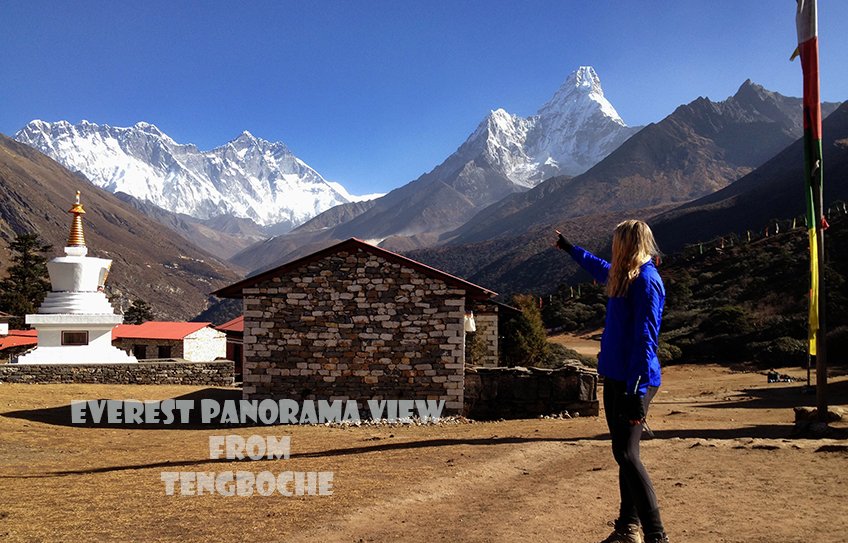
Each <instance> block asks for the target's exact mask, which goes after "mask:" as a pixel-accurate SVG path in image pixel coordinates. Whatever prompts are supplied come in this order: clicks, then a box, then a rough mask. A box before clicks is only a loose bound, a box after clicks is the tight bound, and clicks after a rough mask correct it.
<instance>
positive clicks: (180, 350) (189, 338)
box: [112, 321, 227, 362]
mask: <svg viewBox="0 0 848 543" xmlns="http://www.w3.org/2000/svg"><path fill="white" fill-rule="evenodd" d="M112 345H114V346H115V347H118V348H120V349H123V350H125V351H127V352H128V353H131V354H132V355H134V356H135V357H136V358H137V359H138V360H151V359H157V358H181V359H184V360H188V361H189V362H210V361H212V360H216V359H218V358H224V357H226V355H227V337H226V335H225V334H224V332H220V331H218V330H216V329H214V328H212V326H211V323H209V322H163V321H149V322H145V323H143V324H119V325H118V326H116V327H115V329H114V330H113V331H112Z"/></svg>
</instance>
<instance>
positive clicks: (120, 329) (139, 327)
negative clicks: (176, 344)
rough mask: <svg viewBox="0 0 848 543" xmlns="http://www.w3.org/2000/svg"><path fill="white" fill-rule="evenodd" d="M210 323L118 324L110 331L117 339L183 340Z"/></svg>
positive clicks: (114, 338) (158, 322)
mask: <svg viewBox="0 0 848 543" xmlns="http://www.w3.org/2000/svg"><path fill="white" fill-rule="evenodd" d="M211 324H212V323H211V322H168V321H149V322H145V323H144V324H119V325H118V326H116V327H115V328H113V329H112V341H115V340H117V339H184V338H185V337H186V336H187V335H189V334H193V333H194V332H197V331H198V330H201V329H203V328H206V327H207V326H210V325H211Z"/></svg>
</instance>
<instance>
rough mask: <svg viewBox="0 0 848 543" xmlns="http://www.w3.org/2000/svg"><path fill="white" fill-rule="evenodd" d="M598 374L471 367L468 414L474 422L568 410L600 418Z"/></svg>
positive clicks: (568, 368) (572, 368)
mask: <svg viewBox="0 0 848 543" xmlns="http://www.w3.org/2000/svg"><path fill="white" fill-rule="evenodd" d="M597 391H598V374H597V372H596V371H595V370H593V369H591V368H586V367H582V366H578V365H576V364H575V365H568V366H565V367H562V368H557V369H544V368H524V367H515V368H484V367H470V368H467V369H466V371H465V396H464V402H465V405H464V408H463V411H464V414H465V416H467V417H469V418H472V419H479V420H492V419H501V418H503V419H518V418H536V417H539V416H542V415H553V414H558V413H562V412H563V411H568V412H569V413H572V414H574V413H575V412H576V413H579V414H580V415H581V416H597V415H598V412H599V407H600V406H599V402H598V395H597V394H598V392H597Z"/></svg>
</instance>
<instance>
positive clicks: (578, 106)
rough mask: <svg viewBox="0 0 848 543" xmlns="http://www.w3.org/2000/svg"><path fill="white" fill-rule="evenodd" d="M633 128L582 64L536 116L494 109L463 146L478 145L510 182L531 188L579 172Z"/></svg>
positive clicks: (590, 165) (596, 160)
mask: <svg viewBox="0 0 848 543" xmlns="http://www.w3.org/2000/svg"><path fill="white" fill-rule="evenodd" d="M638 130H639V127H636V128H633V127H628V126H627V125H626V124H624V121H623V120H622V119H621V117H620V116H619V114H618V112H617V111H616V110H615V108H614V107H613V106H612V104H611V103H610V102H609V100H607V99H606V98H605V97H604V91H603V89H602V88H601V80H600V78H599V77H598V74H597V73H595V70H594V68H592V67H591V66H581V67H580V68H578V69H577V70H576V71H575V72H573V73H572V74H571V75H569V76H568V77H567V78H566V80H565V82H564V83H563V84H562V85H561V86H560V88H559V89H558V90H557V91H556V93H555V94H554V96H553V97H552V98H551V99H550V100H548V101H547V102H546V103H545V104H544V105H543V106H542V107H541V108H539V111H538V112H537V113H536V114H535V115H533V116H530V117H526V118H524V117H520V116H518V115H512V114H510V113H507V112H506V111H504V110H503V109H496V110H494V111H492V112H491V113H490V114H489V116H488V117H487V118H486V119H484V120H483V122H482V123H480V125H479V126H478V128H477V130H476V131H475V132H474V133H473V134H472V135H471V137H469V138H468V140H467V141H466V144H465V145H468V146H470V147H478V148H481V149H482V150H483V151H484V152H485V154H486V156H487V158H488V159H489V160H488V161H489V162H490V163H491V164H492V165H494V166H496V167H499V168H500V169H501V171H502V173H503V174H505V175H506V176H507V177H508V178H509V179H510V180H511V181H512V182H513V183H516V184H517V185H520V186H523V187H533V186H536V185H537V184H539V183H540V182H541V181H543V180H544V179H547V178H548V177H551V176H554V175H578V174H580V173H583V172H584V171H586V170H588V169H589V168H591V167H592V166H594V165H595V164H597V163H598V162H600V161H601V160H602V159H603V158H604V157H606V156H607V155H609V154H610V153H611V152H613V151H614V150H615V149H616V148H617V147H618V146H619V145H621V144H622V143H624V140H626V139H627V138H629V137H630V136H632V135H633V134H634V133H635V132H636V131H638Z"/></svg>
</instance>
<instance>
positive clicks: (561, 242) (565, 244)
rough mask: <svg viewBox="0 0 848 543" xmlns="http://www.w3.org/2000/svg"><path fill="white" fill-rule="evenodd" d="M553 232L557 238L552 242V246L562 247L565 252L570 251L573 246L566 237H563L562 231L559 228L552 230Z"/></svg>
mask: <svg viewBox="0 0 848 543" xmlns="http://www.w3.org/2000/svg"><path fill="white" fill-rule="evenodd" d="M554 232H556V234H557V240H556V243H555V244H554V247H556V248H557V249H562V250H563V251H566V252H569V251H571V248H572V247H574V246H573V245H572V244H571V243H570V242H569V241H568V240H567V239H565V236H563V235H562V232H560V231H559V230H554Z"/></svg>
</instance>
